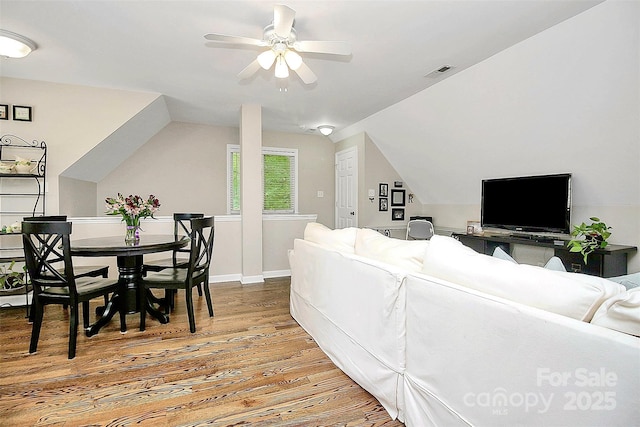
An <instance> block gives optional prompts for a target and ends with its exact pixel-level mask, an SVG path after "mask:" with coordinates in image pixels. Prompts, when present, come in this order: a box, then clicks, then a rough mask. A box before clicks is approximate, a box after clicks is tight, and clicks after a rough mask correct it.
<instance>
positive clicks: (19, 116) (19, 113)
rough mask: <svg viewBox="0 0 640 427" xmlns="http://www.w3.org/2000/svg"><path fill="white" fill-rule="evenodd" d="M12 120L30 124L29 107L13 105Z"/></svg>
mask: <svg viewBox="0 0 640 427" xmlns="http://www.w3.org/2000/svg"><path fill="white" fill-rule="evenodd" d="M13 120H19V121H22V122H30V121H31V107H26V106H24V105H14V106H13Z"/></svg>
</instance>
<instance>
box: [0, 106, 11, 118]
mask: <svg viewBox="0 0 640 427" xmlns="http://www.w3.org/2000/svg"><path fill="white" fill-rule="evenodd" d="M0 120H9V106H8V105H6V104H0Z"/></svg>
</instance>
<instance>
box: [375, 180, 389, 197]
mask: <svg viewBox="0 0 640 427" xmlns="http://www.w3.org/2000/svg"><path fill="white" fill-rule="evenodd" d="M388 195H389V184H383V183H380V188H379V189H378V196H380V197H387V196H388Z"/></svg>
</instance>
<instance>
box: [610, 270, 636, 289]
mask: <svg viewBox="0 0 640 427" xmlns="http://www.w3.org/2000/svg"><path fill="white" fill-rule="evenodd" d="M608 279H609V280H611V281H614V282H616V283H620V284H621V285H622V286H624V287H625V288H627V289H632V288H636V287H638V286H640V273H631V274H625V275H624V276H616V277H608Z"/></svg>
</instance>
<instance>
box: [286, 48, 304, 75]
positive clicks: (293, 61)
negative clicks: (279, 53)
mask: <svg viewBox="0 0 640 427" xmlns="http://www.w3.org/2000/svg"><path fill="white" fill-rule="evenodd" d="M284 59H285V60H286V61H287V65H288V66H289V68H291V69H292V70H293V71H295V70H297V69H298V68H300V66H301V65H302V57H301V56H300V55H298V54H297V53H296V52H294V51H292V50H290V49H287V51H286V52H285V53H284Z"/></svg>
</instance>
